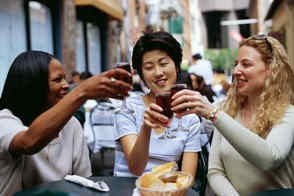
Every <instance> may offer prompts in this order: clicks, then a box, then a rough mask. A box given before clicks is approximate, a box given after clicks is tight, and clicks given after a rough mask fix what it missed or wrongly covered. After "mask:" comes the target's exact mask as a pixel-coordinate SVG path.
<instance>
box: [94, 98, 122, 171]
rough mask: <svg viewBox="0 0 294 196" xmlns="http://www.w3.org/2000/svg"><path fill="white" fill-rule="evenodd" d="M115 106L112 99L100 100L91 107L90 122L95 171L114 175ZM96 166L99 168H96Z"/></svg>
mask: <svg viewBox="0 0 294 196" xmlns="http://www.w3.org/2000/svg"><path fill="white" fill-rule="evenodd" d="M116 110H117V107H115V106H114V105H113V104H112V103H111V102H110V101H107V100H103V101H98V104H97V105H96V106H95V107H94V108H92V109H91V111H90V115H89V123H90V126H91V131H92V134H93V138H94V141H93V143H92V144H91V145H90V146H89V149H90V159H91V162H92V166H93V173H95V174H97V175H102V176H105V175H112V173H113V167H114V156H115V155H114V154H115V153H114V152H115V141H114V131H115V130H114V120H113V118H114V113H115V112H116ZM95 166H96V167H97V168H95Z"/></svg>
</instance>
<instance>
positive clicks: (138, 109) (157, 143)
mask: <svg viewBox="0 0 294 196" xmlns="http://www.w3.org/2000/svg"><path fill="white" fill-rule="evenodd" d="M181 61H182V49H181V46H180V44H179V43H178V42H177V41H176V39H175V38H174V37H173V36H172V35H171V34H169V33H167V32H163V31H159V32H153V33H145V34H144V35H143V36H141V37H140V38H139V40H138V41H137V42H136V44H135V47H134V50H133V54H132V65H133V68H134V69H136V70H137V72H138V74H139V75H140V77H141V79H142V80H143V81H144V83H145V85H146V86H147V87H148V88H149V89H150V92H149V93H147V94H143V95H139V94H137V96H132V97H128V98H127V99H126V103H127V105H128V106H129V107H130V108H132V109H133V110H134V112H133V113H130V114H129V113H125V112H123V111H120V112H119V113H117V114H116V116H115V128H116V135H115V139H116V155H115V168H114V175H116V176H140V175H141V174H142V173H143V172H146V171H150V170H151V169H152V168H153V167H154V166H157V165H160V164H162V163H166V162H169V161H179V160H180V158H181V156H182V155H183V158H182V161H181V165H182V166H181V168H179V169H180V170H182V171H185V172H188V173H190V174H191V175H192V176H193V177H194V176H195V174H196V169H197V160H198V154H197V152H198V151H200V150H201V144H200V121H199V118H198V117H197V116H196V115H195V114H193V115H187V116H184V117H183V118H182V126H183V127H184V128H186V129H188V131H181V130H178V131H176V132H173V134H174V135H173V136H174V137H168V138H165V139H160V136H162V135H164V134H165V133H164V132H166V131H170V130H177V127H178V122H179V120H178V119H177V118H175V116H174V117H172V119H171V120H169V118H168V117H166V116H165V115H163V114H161V113H160V112H162V111H163V109H162V108H161V107H160V106H159V105H157V104H156V103H155V95H156V94H157V93H160V92H164V91H169V90H170V89H171V87H172V85H174V84H175V83H176V80H177V76H178V75H179V72H180V63H181ZM187 91H191V90H187ZM186 109H187V108H186ZM169 122H170V124H168V123H169ZM167 126H169V127H168V128H167Z"/></svg>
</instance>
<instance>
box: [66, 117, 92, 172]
mask: <svg viewBox="0 0 294 196" xmlns="http://www.w3.org/2000/svg"><path fill="white" fill-rule="evenodd" d="M69 122H70V123H72V129H74V138H73V139H74V144H73V154H74V160H73V174H75V175H80V176H84V177H89V176H91V175H92V169H91V162H90V157H89V150H88V146H87V144H86V142H85V137H84V134H83V129H82V126H81V124H80V123H79V122H78V121H77V119H75V118H72V119H71V120H70V121H69Z"/></svg>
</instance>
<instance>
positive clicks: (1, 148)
mask: <svg viewBox="0 0 294 196" xmlns="http://www.w3.org/2000/svg"><path fill="white" fill-rule="evenodd" d="M0 124H1V126H0V157H3V158H5V157H6V158H12V155H11V154H10V153H9V146H10V143H11V142H12V140H13V138H14V136H15V135H16V134H17V133H19V132H21V131H25V130H27V129H28V127H26V126H24V125H23V123H22V122H21V120H20V119H19V118H17V117H16V116H14V115H13V114H12V113H11V112H10V111H9V110H6V109H4V110H2V111H0Z"/></svg>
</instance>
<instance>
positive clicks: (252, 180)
mask: <svg viewBox="0 0 294 196" xmlns="http://www.w3.org/2000/svg"><path fill="white" fill-rule="evenodd" d="M233 76H234V81H233V84H232V87H231V89H230V90H229V92H228V98H227V99H226V101H225V102H224V103H223V104H222V106H221V107H220V108H219V109H217V108H215V106H213V105H212V104H210V103H208V101H206V100H205V99H203V97H202V96H201V95H200V94H193V95H188V94H187V95H186V96H183V97H185V99H182V100H179V99H176V101H175V103H173V104H174V105H177V104H179V103H178V102H180V101H181V102H182V105H183V106H184V105H185V107H187V105H188V107H189V106H190V107H191V108H192V109H191V110H189V111H186V112H184V113H182V114H181V115H184V114H186V113H192V112H194V113H196V114H198V115H200V116H203V117H206V118H208V119H210V120H211V121H212V122H213V123H214V125H215V127H216V128H217V130H216V131H215V133H214V138H213V142H212V149H211V152H210V157H209V170H208V180H209V183H210V185H211V187H212V189H213V190H214V192H215V193H216V194H217V195H225V196H231V195H249V194H250V193H252V192H257V191H263V190H269V189H276V188H290V187H294V175H293V174H294V161H293V158H294V150H293V148H292V147H293V144H294V121H293V119H294V107H293V100H294V99H293V98H294V68H293V65H291V64H290V63H289V61H288V57H287V54H286V52H285V50H284V48H283V46H282V45H281V44H280V43H279V41H277V40H276V39H275V38H272V37H269V36H265V35H255V36H252V37H249V38H248V39H245V40H244V41H242V42H241V44H240V48H239V52H238V56H237V60H236V65H235V68H234V73H233ZM181 93H185V92H180V93H179V94H177V96H180V95H181ZM180 107H181V106H180V105H177V106H176V107H174V109H177V110H178V109H179V108H180Z"/></svg>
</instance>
